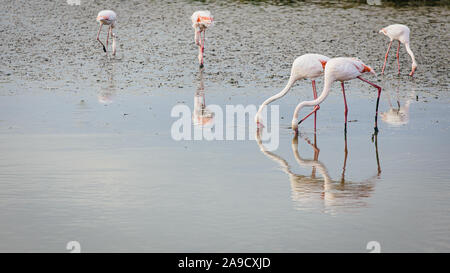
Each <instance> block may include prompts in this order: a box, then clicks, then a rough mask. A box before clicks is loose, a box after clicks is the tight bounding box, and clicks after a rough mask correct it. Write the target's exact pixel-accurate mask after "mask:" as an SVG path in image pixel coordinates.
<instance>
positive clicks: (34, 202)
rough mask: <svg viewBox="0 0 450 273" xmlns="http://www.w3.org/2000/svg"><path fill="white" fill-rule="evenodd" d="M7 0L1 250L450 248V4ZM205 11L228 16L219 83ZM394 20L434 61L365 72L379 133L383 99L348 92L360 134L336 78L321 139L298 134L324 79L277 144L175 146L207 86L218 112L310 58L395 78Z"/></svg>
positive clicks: (1, 78)
mask: <svg viewBox="0 0 450 273" xmlns="http://www.w3.org/2000/svg"><path fill="white" fill-rule="evenodd" d="M1 6H2V7H3V8H2V10H1V11H0V18H1V19H0V30H1V32H0V35H1V37H2V39H1V42H0V49H1V52H2V53H1V61H0V68H1V69H0V95H1V97H0V139H1V140H0V152H1V155H2V156H1V157H0V206H1V208H2V209H0V251H2V252H6V251H17V252H29V251H38V252H53V251H55V252H67V250H66V244H67V242H69V241H73V240H75V241H79V242H80V244H81V247H82V251H83V252H97V251H108V252H119V251H149V252H180V251H183V252H184V251H186V252H209V251H214V252H307V251H313V252H330V251H345V252H348V251H352V252H367V251H368V250H366V244H367V242H369V241H378V242H379V243H380V245H381V250H382V251H383V252H397V251H405V252H423V251H425V252H431V251H444V252H448V251H449V250H450V231H449V228H448V227H449V226H450V199H449V197H450V185H449V183H448V182H449V177H450V169H449V168H448V163H449V160H448V154H449V152H450V148H449V145H448V144H447V141H448V139H449V137H450V128H449V124H450V123H449V121H450V116H449V110H450V109H449V107H450V104H449V103H450V102H449V100H448V95H449V88H448V84H449V77H448V68H449V67H448V60H449V53H448V52H449V51H448V44H449V34H448V33H449V32H448V27H449V23H448V22H449V21H448V18H449V9H448V7H447V6H444V7H442V6H440V7H433V6H431V7H429V6H407V7H398V6H391V5H382V6H369V5H365V4H352V5H349V6H346V5H333V4H329V5H323V4H317V3H300V4H296V5H287V6H283V5H281V6H280V5H272V4H270V3H260V4H257V5H255V4H253V3H250V2H244V3H240V2H235V1H225V2H207V3H202V2H191V1H189V2H183V1H173V2H159V1H107V2H106V1H105V2H103V1H99V2H91V1H83V0H82V1H81V5H80V6H70V5H67V3H66V1H54V2H41V1H14V2H13V1H1ZM106 7H108V8H111V9H114V10H115V11H116V12H117V13H118V16H119V19H118V25H117V28H116V29H115V31H116V33H117V35H118V36H119V47H118V55H117V56H116V57H115V58H111V57H106V56H105V54H104V53H103V51H102V49H101V47H100V46H99V44H98V43H97V42H96V40H95V36H96V31H97V27H98V26H97V24H96V22H95V16H96V14H97V12H98V11H99V10H101V9H104V8H106ZM200 8H201V9H209V10H210V11H211V12H212V13H213V14H214V16H215V21H216V24H215V26H213V27H212V28H211V29H210V30H208V31H207V41H206V49H205V66H206V67H205V71H204V73H203V77H199V75H198V64H197V48H196V47H195V45H194V41H193V40H194V37H193V36H194V35H193V34H194V33H193V30H192V28H191V26H190V21H189V16H190V15H191V14H192V12H193V11H194V10H197V9H200ZM67 18H69V19H67ZM391 23H406V24H408V25H409V27H410V28H411V31H412V33H411V40H412V41H411V47H412V50H413V51H414V52H415V54H416V58H417V61H418V63H419V68H418V70H417V72H416V76H415V77H414V79H411V78H409V77H408V76H407V73H409V69H410V60H409V58H408V55H407V54H406V51H405V50H404V48H402V49H401V51H400V52H401V54H400V61H401V66H402V75H401V76H399V77H397V76H396V75H395V71H396V63H395V57H394V56H395V53H393V52H391V55H390V59H389V63H388V66H387V74H386V75H385V76H378V77H374V76H370V75H368V76H366V78H367V79H370V80H372V81H374V82H376V83H377V84H379V85H381V86H382V87H383V93H382V97H381V103H380V112H381V113H387V114H386V115H389V117H391V118H390V119H389V120H388V121H389V122H387V121H386V120H387V118H384V119H383V118H382V117H381V116H380V120H379V129H380V132H379V134H378V136H377V138H376V139H372V131H373V112H374V105H375V100H376V90H374V89H373V88H372V87H370V86H368V85H366V84H364V83H362V82H360V81H358V82H357V81H352V82H349V83H347V84H346V86H347V101H348V105H349V120H350V121H352V122H349V124H348V132H347V137H346V139H345V137H344V124H343V119H344V114H343V112H344V105H343V100H342V95H341V91H340V87H339V84H337V83H335V84H334V85H333V90H332V93H331V95H330V96H329V98H328V99H327V100H326V101H325V102H324V103H323V104H322V105H321V109H320V110H319V112H318V119H317V126H318V128H317V133H316V134H314V130H313V119H312V118H310V119H309V120H307V121H306V122H304V123H302V126H301V127H300V135H299V136H298V138H295V137H294V134H293V132H292V130H290V129H289V126H290V120H291V118H292V112H293V110H294V108H295V106H296V105H297V103H298V102H300V101H302V100H305V99H311V98H312V94H311V93H312V92H311V85H310V82H309V81H301V82H298V83H297V84H296V85H295V87H294V88H293V90H292V91H291V92H290V93H289V94H288V95H287V96H286V97H285V98H283V99H282V100H279V101H277V103H276V104H278V105H279V107H280V122H281V128H280V145H279V148H278V149H277V150H275V151H271V152H266V151H265V149H264V146H261V145H260V144H259V143H258V142H257V141H255V140H243V141H206V140H203V141H174V140H173V139H172V137H171V133H170V128H171V126H172V124H173V122H174V121H175V120H176V119H175V118H173V117H171V116H170V111H171V109H172V108H173V107H174V106H175V105H177V104H184V105H187V106H189V107H190V108H191V109H192V108H193V104H194V97H195V96H196V94H198V88H199V87H200V86H201V85H202V83H203V84H204V95H205V101H206V104H217V105H220V106H222V107H223V109H225V105H237V104H243V105H249V104H259V103H261V102H262V101H263V100H264V99H265V98H267V97H269V96H271V95H272V94H274V93H275V92H278V91H279V90H281V89H282V88H283V87H284V85H285V84H286V82H287V79H288V77H289V70H290V66H291V64H292V61H293V60H294V59H295V57H296V56H299V55H302V54H304V53H308V52H317V53H322V54H325V55H328V56H357V57H359V58H361V59H362V60H363V61H364V62H365V63H366V64H369V65H371V66H372V67H374V68H375V70H376V71H377V72H379V71H380V69H381V66H382V62H383V59H384V58H383V57H384V53H385V50H386V48H387V44H388V39H387V38H386V37H385V36H383V35H381V34H378V30H379V29H380V28H381V27H383V26H386V25H388V24H391ZM103 34H104V33H103ZM102 37H103V36H102ZM103 39H104V37H103ZM393 49H394V50H395V49H396V46H394V48H393ZM322 86H323V83H322V80H318V90H319V92H320V91H321V87H322ZM399 105H400V109H399ZM346 150H347V153H346V152H345V151H346ZM346 154H347V156H346ZM299 159H300V160H299ZM312 165H314V167H312ZM324 170H325V171H326V172H324Z"/></svg>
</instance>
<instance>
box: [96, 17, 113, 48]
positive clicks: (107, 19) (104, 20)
mask: <svg viewBox="0 0 450 273" xmlns="http://www.w3.org/2000/svg"><path fill="white" fill-rule="evenodd" d="M116 19H117V15H116V13H115V12H114V11H112V10H102V11H100V12H99V13H98V15H97V22H99V23H100V28H99V29H98V33H97V41H98V42H99V43H100V44H101V45H102V46H103V51H105V52H106V54H108V53H107V48H108V43H109V36H110V35H111V36H112V39H113V42H112V51H113V52H112V54H113V55H116V34H114V33H113V32H112V29H113V28H114V27H115V26H116ZM103 25H107V26H109V28H108V33H107V36H106V47H105V45H104V44H103V43H102V41H100V31H101V30H102V26H103Z"/></svg>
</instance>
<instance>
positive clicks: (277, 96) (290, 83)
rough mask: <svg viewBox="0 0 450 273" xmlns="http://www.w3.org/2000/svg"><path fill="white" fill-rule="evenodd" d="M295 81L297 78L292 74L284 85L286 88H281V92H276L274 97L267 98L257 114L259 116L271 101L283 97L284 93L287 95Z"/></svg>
mask: <svg viewBox="0 0 450 273" xmlns="http://www.w3.org/2000/svg"><path fill="white" fill-rule="evenodd" d="M295 81H296V80H295V79H294V77H293V76H292V75H291V77H290V78H289V81H288V83H287V84H286V86H285V87H284V89H283V90H281V92H280V93H278V94H276V95H273V96H272V97H270V98H268V99H266V100H265V101H264V102H263V103H262V104H261V106H260V107H259V109H258V112H257V113H256V116H257V117H258V116H259V115H260V113H261V111H262V110H263V108H264V106H266V105H267V104H269V103H271V102H273V101H275V100H277V99H279V98H281V97H283V96H284V95H286V94H287V92H289V90H290V89H291V87H292V85H293V84H294V83H295Z"/></svg>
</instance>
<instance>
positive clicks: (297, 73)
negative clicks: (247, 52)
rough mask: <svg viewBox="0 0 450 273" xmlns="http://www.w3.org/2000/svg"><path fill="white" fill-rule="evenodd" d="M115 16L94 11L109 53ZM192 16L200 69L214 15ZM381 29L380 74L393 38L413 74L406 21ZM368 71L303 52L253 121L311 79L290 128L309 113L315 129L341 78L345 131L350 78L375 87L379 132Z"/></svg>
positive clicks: (353, 63) (343, 59)
mask: <svg viewBox="0 0 450 273" xmlns="http://www.w3.org/2000/svg"><path fill="white" fill-rule="evenodd" d="M116 19H117V15H116V13H115V12H114V11H112V10H103V11H100V12H99V13H98V15H97V21H98V22H99V23H100V28H99V30H98V33H97V41H98V42H99V43H100V44H101V45H102V46H103V50H104V51H105V52H106V53H107V48H108V45H109V36H111V37H112V54H113V55H115V54H116V39H115V38H116V35H115V34H114V33H113V32H112V29H113V28H114V27H115V26H116ZM191 20H192V27H193V28H194V30H195V44H196V45H197V46H198V48H199V54H198V61H199V65H200V69H203V67H204V65H203V53H204V45H205V33H206V29H207V28H208V27H210V26H212V25H213V21H214V19H213V16H212V15H211V13H210V12H209V11H206V10H205V11H196V12H194V14H192V16H191ZM103 25H107V26H109V29H108V33H107V37H106V46H105V44H103V42H102V41H101V40H100V32H101V29H102V26H103ZM380 33H382V34H384V35H386V36H388V37H389V39H390V43H389V46H388V49H387V52H386V55H385V58H384V64H383V68H382V70H381V74H383V73H384V69H385V67H386V61H387V58H388V54H389V51H390V49H391V45H392V43H393V42H394V40H397V41H398V48H397V64H398V74H400V62H399V50H400V43H403V44H404V45H405V48H406V51H407V52H408V54H409V55H410V56H411V60H412V68H411V73H410V74H409V75H410V76H413V75H414V72H415V70H416V68H417V62H416V60H415V58H414V54H413V52H412V51H411V48H410V46H409V33H410V31H409V28H408V27H407V26H405V25H401V24H394V25H390V26H387V27H384V28H382V29H381V30H380ZM366 72H370V73H373V74H375V71H374V70H373V69H372V68H371V67H370V66H368V65H366V64H364V63H363V62H362V61H361V60H359V59H357V58H348V57H338V58H329V57H327V56H324V55H320V54H305V55H302V56H300V57H298V58H297V59H295V61H294V63H293V64H292V69H291V75H290V77H289V81H288V83H287V85H286V87H285V88H284V89H283V90H282V91H281V92H279V93H278V94H275V95H274V96H272V97H270V98H268V99H267V100H265V101H264V102H263V103H262V104H261V106H260V107H259V109H258V112H257V114H256V116H255V122H257V123H258V124H260V113H261V111H262V109H263V108H264V106H266V105H268V104H269V103H271V102H273V101H275V100H277V99H279V98H281V97H283V96H284V95H286V94H287V93H288V91H289V90H290V89H291V87H292V86H293V84H294V83H295V82H296V81H298V80H301V79H310V80H311V81H312V89H313V95H314V100H311V101H302V102H301V103H299V104H298V105H297V107H296V108H295V111H294V116H293V118H292V129H293V130H294V131H295V132H298V125H299V124H300V123H302V122H303V121H304V120H305V119H307V118H308V117H309V116H310V115H312V114H314V116H315V119H314V129H316V118H317V117H316V115H317V113H316V112H317V110H319V108H320V104H321V103H322V102H323V101H324V100H325V99H326V97H327V96H328V94H329V92H330V89H331V85H332V83H333V82H335V81H340V82H341V86H342V95H343V97H344V104H345V131H347V112H348V107H347V100H346V97H345V88H344V82H345V81H349V80H353V79H359V80H361V81H364V82H366V83H368V84H370V85H372V86H373V87H375V88H376V89H377V90H378V97H377V103H376V112H375V127H374V129H375V134H376V133H377V132H378V126H377V118H378V105H379V101H380V94H381V87H380V86H378V85H376V84H374V83H372V82H370V81H368V80H366V79H364V78H362V77H361V75H362V74H363V73H366ZM322 75H324V87H323V91H322V93H321V94H320V96H317V91H316V83H315V78H317V77H319V76H322ZM305 106H309V107H314V109H313V110H312V112H311V113H309V114H308V115H306V116H305V117H304V118H303V119H300V120H299V119H298V115H299V112H300V110H301V109H302V108H304V107H305Z"/></svg>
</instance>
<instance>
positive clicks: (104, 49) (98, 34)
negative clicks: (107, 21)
mask: <svg viewBox="0 0 450 273" xmlns="http://www.w3.org/2000/svg"><path fill="white" fill-rule="evenodd" d="M102 26H103V24H102V23H100V28H99V29H98V32H97V41H98V42H99V43H100V44H101V45H102V46H103V51H105V52H106V48H105V45H104V44H103V43H102V41H100V31H101V30H102Z"/></svg>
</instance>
